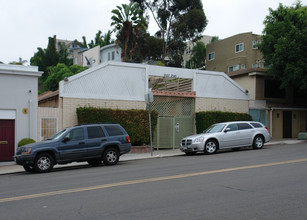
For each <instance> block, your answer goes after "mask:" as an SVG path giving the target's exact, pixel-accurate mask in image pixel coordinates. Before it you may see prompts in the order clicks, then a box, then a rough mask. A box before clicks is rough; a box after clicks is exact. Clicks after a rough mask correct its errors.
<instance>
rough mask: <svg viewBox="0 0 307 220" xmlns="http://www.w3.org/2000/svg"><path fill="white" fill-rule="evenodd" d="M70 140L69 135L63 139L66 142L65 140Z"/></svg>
mask: <svg viewBox="0 0 307 220" xmlns="http://www.w3.org/2000/svg"><path fill="white" fill-rule="evenodd" d="M69 140H70V138H69V137H64V139H63V140H62V142H63V143H65V142H67V141H69Z"/></svg>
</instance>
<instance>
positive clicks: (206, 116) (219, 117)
mask: <svg viewBox="0 0 307 220" xmlns="http://www.w3.org/2000/svg"><path fill="white" fill-rule="evenodd" d="M227 121H252V116H251V115H249V114H247V113H234V112H221V111H206V112H198V113H196V130H197V133H202V132H203V131H204V130H206V129H207V128H208V127H209V126H210V125H212V124H215V123H219V122H227Z"/></svg>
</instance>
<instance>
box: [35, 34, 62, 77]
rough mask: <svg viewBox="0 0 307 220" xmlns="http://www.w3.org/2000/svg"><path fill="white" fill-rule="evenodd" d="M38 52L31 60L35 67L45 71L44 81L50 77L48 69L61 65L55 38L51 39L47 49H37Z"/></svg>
mask: <svg viewBox="0 0 307 220" xmlns="http://www.w3.org/2000/svg"><path fill="white" fill-rule="evenodd" d="M37 50H38V51H37V52H36V53H35V54H34V56H33V57H31V59H30V63H31V65H33V66H38V69H39V70H40V71H43V72H44V73H43V74H42V81H44V80H45V79H46V78H47V77H48V67H51V66H55V65H57V64H58V63H59V60H60V58H59V53H58V52H57V51H56V47H55V38H52V37H49V41H48V46H47V49H42V48H40V47H39V48H37Z"/></svg>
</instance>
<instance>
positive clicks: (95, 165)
mask: <svg viewBox="0 0 307 220" xmlns="http://www.w3.org/2000/svg"><path fill="white" fill-rule="evenodd" d="M87 162H88V164H89V165H90V166H91V167H97V166H99V164H101V160H99V159H96V160H88V161H87Z"/></svg>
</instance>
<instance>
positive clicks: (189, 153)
mask: <svg viewBox="0 0 307 220" xmlns="http://www.w3.org/2000/svg"><path fill="white" fill-rule="evenodd" d="M195 154H196V152H185V155H187V156H192V155H195Z"/></svg>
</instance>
